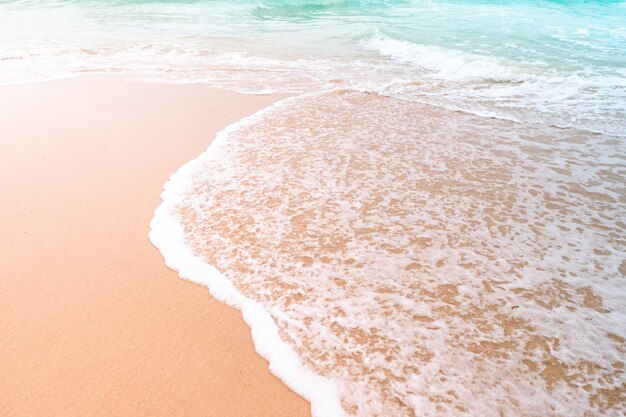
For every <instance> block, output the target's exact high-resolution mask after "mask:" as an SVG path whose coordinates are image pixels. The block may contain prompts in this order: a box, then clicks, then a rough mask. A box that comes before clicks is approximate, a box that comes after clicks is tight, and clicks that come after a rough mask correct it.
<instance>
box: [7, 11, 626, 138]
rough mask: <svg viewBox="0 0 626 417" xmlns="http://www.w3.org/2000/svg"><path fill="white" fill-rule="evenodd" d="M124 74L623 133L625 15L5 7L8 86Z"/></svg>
mask: <svg viewBox="0 0 626 417" xmlns="http://www.w3.org/2000/svg"><path fill="white" fill-rule="evenodd" d="M85 72H90V73H91V72H96V73H117V74H124V75H126V76H131V77H143V78H144V79H153V80H164V79H165V80H173V81H200V82H210V83H213V84H215V85H217V86H225V87H229V88H233V89H237V90H239V91H244V92H270V91H292V92H304V91H318V90H320V89H325V88H332V87H342V86H343V87H351V88H357V89H364V90H369V91H377V92H382V93H385V94H393V95H396V96H401V97H405V98H410V99H412V100H418V101H426V102H429V103H431V104H437V105H442V106H445V107H448V108H458V109H462V110H467V111H472V112H475V113H478V114H481V115H485V116H496V117H502V118H509V119H514V120H524V121H531V122H540V123H547V124H555V125H558V126H574V127H581V128H585V129H589V130H593V131H599V132H605V133H610V134H618V135H622V134H624V133H625V132H626V130H625V129H626V128H625V127H624V126H626V123H625V120H626V104H625V103H626V3H625V2H619V1H420V0H414V1H294V2H285V1H237V0H235V1H111V0H107V1H52V0H44V1H34V0H24V1H3V2H0V82H3V83H13V82H24V81H33V80H39V79H48V78H59V77H66V76H73V75H76V74H80V73H85Z"/></svg>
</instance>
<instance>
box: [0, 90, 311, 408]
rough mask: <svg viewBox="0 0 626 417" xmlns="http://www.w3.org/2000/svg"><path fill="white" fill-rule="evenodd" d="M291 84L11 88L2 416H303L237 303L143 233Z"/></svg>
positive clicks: (2, 280)
mask: <svg viewBox="0 0 626 417" xmlns="http://www.w3.org/2000/svg"><path fill="white" fill-rule="evenodd" d="M279 98H280V96H253V95H240V94H236V93H232V92H225V91H220V90H214V89H211V88H210V87H208V86H206V85H197V84H196V85H166V84H148V83H130V82H124V81H117V80H110V79H107V80H65V81H51V82H42V83H35V84H27V85H15V86H4V87H0V141H1V143H2V152H1V153H0V171H1V175H0V192H1V193H2V198H1V199H0V230H2V239H0V253H1V254H2V255H1V256H0V341H1V343H0V387H1V388H0V391H1V392H2V395H0V415H2V416H7V417H9V416H46V417H52V416H63V417H69V416H209V415H211V416H238V417H241V416H255V417H260V416H272V417H277V416H290V417H296V416H306V415H309V404H308V403H307V402H306V401H304V400H303V399H301V398H300V397H298V396H297V395H296V394H295V393H293V392H292V391H290V390H289V389H288V388H287V387H285V386H284V385H283V384H282V383H281V382H280V381H279V380H278V379H276V378H275V377H274V376H272V375H271V374H270V372H269V371H268V369H267V363H266V362H265V361H264V360H263V359H261V358H260V357H259V356H258V355H257V354H256V353H255V352H254V349H253V345H252V341H251V337H250V332H249V329H248V328H247V326H246V325H245V323H244V322H243V320H242V318H241V315H240V313H239V312H238V311H236V310H234V309H231V308H230V307H227V306H225V305H223V304H221V303H219V302H217V301H215V300H213V299H212V298H211V297H210V295H209V294H208V292H207V290H206V288H204V287H201V286H197V285H194V284H191V283H188V282H185V281H183V280H180V279H179V278H178V277H177V274H176V273H175V272H174V271H171V270H169V269H167V268H166V267H165V266H164V263H163V259H162V258H161V256H160V254H159V253H158V251H157V249H156V248H154V247H153V246H152V245H151V244H150V242H149V240H148V236H147V234H148V230H149V222H150V220H151V218H152V214H153V211H154V209H155V208H156V207H157V206H158V204H159V202H160V198H159V194H160V192H161V188H162V186H163V184H164V182H165V181H166V180H167V178H168V177H169V176H170V175H171V174H172V173H173V172H174V171H175V170H176V169H177V168H178V167H180V166H181V165H182V164H184V163H185V162H186V161H188V160H190V159H193V158H194V157H196V156H197V155H198V154H199V153H201V152H202V151H203V150H204V149H205V148H206V147H207V146H208V145H209V143H210V141H211V139H212V138H213V137H214V135H215V133H216V132H218V131H219V130H221V129H222V128H224V127H225V126H226V125H228V124H230V123H233V122H235V121H237V120H239V119H240V118H242V117H244V116H246V115H248V114H251V113H253V112H254V111H256V110H257V109H260V108H263V107H265V106H267V105H269V104H271V103H272V102H274V101H276V100H277V99H279Z"/></svg>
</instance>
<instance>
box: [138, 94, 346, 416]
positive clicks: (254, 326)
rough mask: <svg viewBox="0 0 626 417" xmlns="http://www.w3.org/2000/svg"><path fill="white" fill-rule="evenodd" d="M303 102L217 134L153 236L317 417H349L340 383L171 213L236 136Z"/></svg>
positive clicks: (167, 196) (168, 186)
mask: <svg viewBox="0 0 626 417" xmlns="http://www.w3.org/2000/svg"><path fill="white" fill-rule="evenodd" d="M298 97H301V96H298ZM298 97H290V98H286V99H284V100H281V101H278V102H277V103H274V104H273V105H271V106H269V107H266V108H264V109H262V110H260V111H258V112H256V113H254V114H253V115H252V116H249V117H246V118H244V119H242V120H240V121H239V122H236V123H234V124H232V125H230V126H228V127H227V128H225V129H224V130H222V131H221V132H219V133H218V134H217V136H216V138H215V140H213V142H212V143H211V145H210V146H209V148H208V149H207V150H206V151H205V152H203V153H202V154H200V156H198V157H197V158H196V159H194V160H192V161H190V162H188V163H186V164H185V165H183V166H182V167H181V168H179V169H178V171H176V172H175V173H174V174H173V175H172V176H171V177H170V178H169V179H168V181H167V182H166V183H165V185H164V187H163V192H162V193H161V199H162V202H161V204H160V205H159V207H158V208H157V209H156V210H155V212H154V217H153V218H152V221H151V222H150V232H149V234H148V237H149V238H150V241H151V242H152V244H153V245H154V246H156V247H157V248H158V250H159V251H160V253H161V255H162V256H163V258H164V260H165V265H166V266H167V267H168V268H170V269H173V270H175V271H177V272H178V275H179V276H180V277H181V278H182V279H185V280H188V281H191V282H194V283H197V284H200V285H204V286H205V287H207V288H208V289H209V292H210V293H211V295H212V296H213V297H214V298H216V299H217V300H219V301H221V302H223V303H226V304H228V305H229V306H231V307H234V308H236V309H238V310H240V311H241V313H242V316H243V319H244V321H245V322H246V324H247V325H248V327H250V329H251V333H252V340H253V342H254V348H255V350H256V352H257V353H258V354H259V355H260V356H261V357H262V358H264V359H265V360H266V361H267V362H268V363H269V370H270V372H271V373H272V374H274V375H275V376H276V377H278V378H279V379H280V380H281V381H282V382H283V383H284V384H285V385H287V386H288V387H289V388H290V389H291V390H293V391H294V392H295V393H296V394H298V395H300V396H301V397H303V398H304V399H305V400H307V401H308V402H309V403H310V404H311V414H312V416H313V417H346V413H345V412H344V410H343V408H342V407H341V401H340V397H339V392H338V390H337V387H336V385H335V383H334V382H333V381H332V380H330V379H328V378H325V377H323V376H321V375H318V374H316V373H314V372H313V371H311V370H310V369H308V368H306V367H305V366H304V364H303V363H302V362H301V361H300V358H299V357H298V355H297V354H296V352H295V351H294V350H293V349H292V348H291V346H289V345H288V344H287V343H285V342H284V341H283V340H282V339H281V338H280V335H279V332H278V327H277V326H276V323H275V322H274V320H273V319H272V317H271V315H270V314H269V312H268V311H267V310H265V309H264V308H263V307H262V306H261V305H260V304H259V303H257V302H256V301H254V300H252V299H250V298H247V297H245V296H244V295H243V294H241V293H240V292H239V291H238V290H237V289H236V288H235V287H234V285H233V284H232V283H231V282H230V281H229V280H228V279H227V278H226V277H224V276H223V275H222V274H221V273H220V272H219V271H218V270H217V269H216V268H215V267H214V266H212V265H209V264H207V263H206V262H204V261H203V260H202V259H201V258H199V257H198V256H196V255H194V254H193V252H192V251H191V249H189V248H188V247H187V245H186V243H185V239H184V233H183V229H182V227H181V225H180V223H179V222H178V221H177V219H176V218H175V217H174V216H173V215H172V214H171V213H172V211H173V208H174V207H175V205H176V204H177V203H178V202H180V201H181V199H182V198H183V195H184V191H185V190H186V189H187V188H186V187H187V186H188V185H189V184H190V183H191V181H192V175H193V172H194V168H195V167H196V165H197V164H199V163H201V162H202V161H203V160H204V159H206V158H207V157H208V155H210V154H211V153H212V152H214V151H215V150H216V149H218V148H219V147H220V146H221V145H222V144H223V143H224V142H225V141H226V140H227V138H228V135H229V133H230V132H233V131H236V130H237V129H239V128H240V127H241V126H243V125H247V124H251V123H254V122H256V121H258V120H259V119H260V118H261V117H262V116H263V115H264V114H265V113H267V112H268V111H270V110H275V109H276V108H278V107H279V106H283V105H285V104H286V103H288V102H291V101H293V100H295V99H297V98H298Z"/></svg>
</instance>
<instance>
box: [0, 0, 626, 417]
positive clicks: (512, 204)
mask: <svg viewBox="0 0 626 417" xmlns="http://www.w3.org/2000/svg"><path fill="white" fill-rule="evenodd" d="M81 74H90V75H91V74H95V75H98V76H104V75H110V74H113V75H115V76H121V77H124V78H128V79H135V80H143V81H155V82H174V83H208V84H210V85H214V86H216V87H222V88H228V89H232V90H235V91H239V92H243V93H248V94H263V93H270V92H287V93H292V94H293V97H292V98H289V99H286V100H284V101H281V102H279V103H277V104H276V105H274V106H272V107H270V108H268V109H264V110H262V111H261V112H259V113H257V114H255V115H253V116H251V117H249V118H247V119H245V120H242V121H240V122H239V123H236V124H235V125H232V126H230V127H228V128H227V129H226V130H224V131H223V132H222V133H221V134H220V135H219V137H218V138H217V140H216V141H214V142H213V144H212V145H211V146H210V148H209V149H208V150H207V151H206V152H205V153H203V154H202V155H200V156H199V157H198V158H197V159H196V160H194V161H191V162H190V163H188V164H187V165H185V166H184V167H181V169H180V170H179V171H178V172H177V173H176V174H174V175H173V176H172V177H171V179H170V180H169V181H168V183H167V184H166V186H165V191H164V193H163V194H162V198H163V203H162V205H161V206H160V207H159V208H158V209H157V211H156V213H155V218H154V220H153V222H152V223H151V227H152V230H151V233H150V238H151V239H152V241H153V243H155V245H156V246H157V247H158V248H159V249H160V250H161V253H162V254H163V255H164V258H165V262H166V263H167V264H168V266H170V267H172V268H174V269H176V270H178V271H179V273H180V275H181V276H182V277H183V278H186V279H190V280H192V281H195V282H198V283H201V284H203V285H206V286H208V287H209V289H210V291H211V293H212V294H213V295H214V296H215V297H217V298H218V299H220V300H222V301H224V302H226V303H229V304H231V305H233V306H234V307H237V308H239V309H241V310H242V312H243V315H244V319H245V320H246V321H247V323H248V324H249V325H250V327H251V329H252V335H253V339H254V341H255V347H256V349H257V351H258V352H259V353H260V354H261V355H262V356H263V357H265V358H266V359H267V360H268V361H269V362H270V369H271V371H272V372H273V373H275V374H276V375H277V376H278V377H280V378H281V379H282V380H283V381H284V382H285V383H286V384H287V385H288V386H290V387H291V388H292V389H294V390H295V391H296V392H298V393H299V394H301V395H302V396H304V397H305V398H307V399H308V400H309V401H310V402H311V406H312V412H313V414H314V416H315V417H327V416H342V415H346V416H481V417H483V416H484V417H489V416H542V417H544V416H581V417H582V416H616V417H617V416H623V415H624V414H626V394H625V392H626V374H625V372H626V371H625V369H624V366H625V365H624V362H626V250H625V249H626V144H625V143H626V3H624V2H623V1H621V2H620V1H539V0H537V1H526V0H521V1H469V0H466V1H436V0H432V1H421V0H414V1H313V0H310V1H278V0H275V1H261V0H257V1H239V0H232V1H228V2H225V1H113V0H105V1H95V0H93V1H87V0H82V1H81V0H74V1H67V0H66V1H53V0H41V1H34V0H22V1H0V83H4V84H11V83H23V82H36V81H41V80H47V79H56V78H66V77H75V76H79V75H81Z"/></svg>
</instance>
